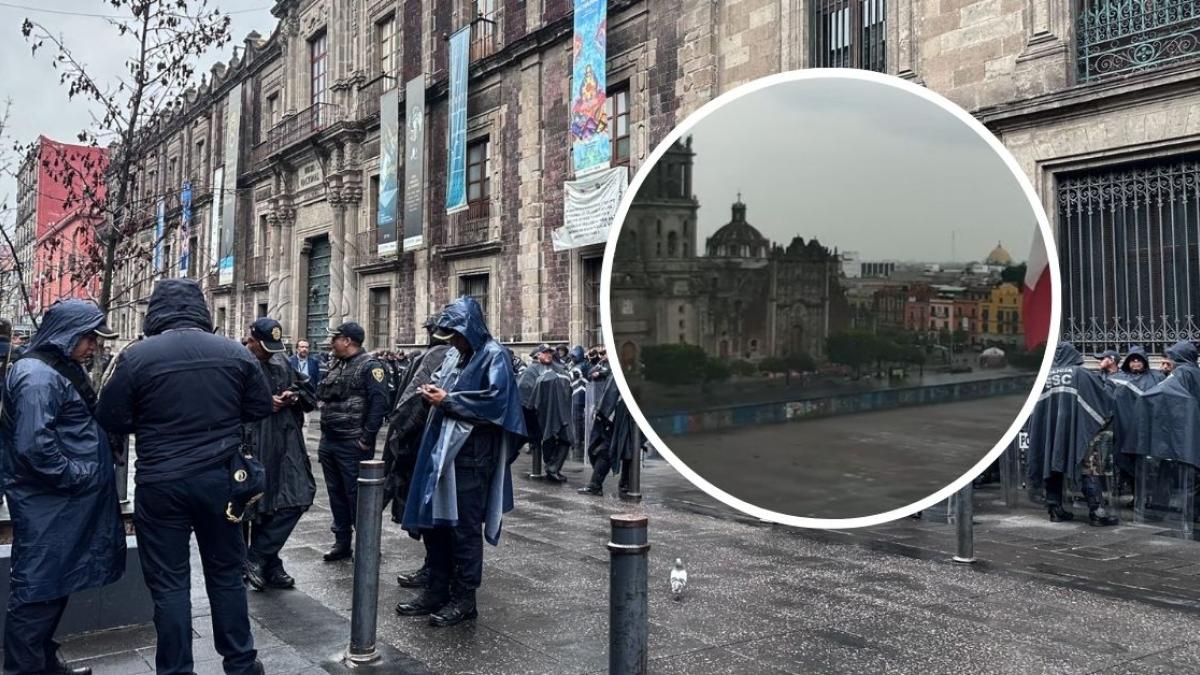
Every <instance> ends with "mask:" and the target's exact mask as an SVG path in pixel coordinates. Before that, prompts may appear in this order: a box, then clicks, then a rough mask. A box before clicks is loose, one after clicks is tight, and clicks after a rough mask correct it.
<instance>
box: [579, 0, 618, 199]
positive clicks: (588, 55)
mask: <svg viewBox="0 0 1200 675" xmlns="http://www.w3.org/2000/svg"><path fill="white" fill-rule="evenodd" d="M607 17H608V0H575V63H574V65H573V66H572V71H571V160H572V163H573V165H574V167H575V175H576V176H582V175H584V174H587V173H591V172H593V171H600V170H602V169H607V168H608V165H609V163H610V162H611V161H612V146H611V145H610V141H609V135H610V133H609V128H608V124H609V120H608V114H607V106H606V105H605V97H606V96H607V87H608V69H607V67H606V59H607V54H608V38H607V35H606V34H607V32H608V18H607Z"/></svg>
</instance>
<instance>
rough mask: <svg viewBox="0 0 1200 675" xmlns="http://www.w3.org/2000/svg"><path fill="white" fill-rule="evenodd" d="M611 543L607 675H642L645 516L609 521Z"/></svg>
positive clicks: (646, 553)
mask: <svg viewBox="0 0 1200 675" xmlns="http://www.w3.org/2000/svg"><path fill="white" fill-rule="evenodd" d="M609 520H610V523H611V524H612V541H610V542H609V543H608V552H609V576H608V672H609V674H610V675H643V674H644V673H645V672H646V668H647V666H646V663H647V660H648V654H649V648H648V637H647V636H648V634H649V616H650V605H649V598H648V596H647V587H646V584H647V572H646V568H647V562H648V558H649V555H650V543H649V540H648V538H647V534H646V524H647V518H646V516H641V515H635V514H626V515H616V516H611V517H610V519H609Z"/></svg>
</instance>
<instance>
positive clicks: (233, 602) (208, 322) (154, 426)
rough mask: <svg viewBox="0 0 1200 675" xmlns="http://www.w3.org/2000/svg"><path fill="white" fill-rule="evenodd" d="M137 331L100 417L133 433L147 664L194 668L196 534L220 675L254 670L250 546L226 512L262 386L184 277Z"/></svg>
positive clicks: (162, 288) (265, 410) (170, 283)
mask: <svg viewBox="0 0 1200 675" xmlns="http://www.w3.org/2000/svg"><path fill="white" fill-rule="evenodd" d="M145 333H146V339H145V340H142V341H140V342H137V343H136V344H133V345H130V346H129V348H127V349H125V350H124V351H123V352H121V354H120V356H118V357H117V361H116V365H115V366H114V367H113V372H112V377H111V378H109V380H108V383H107V384H106V385H105V386H104V389H103V391H101V392H100V402H99V404H98V405H97V407H96V419H97V420H99V422H100V424H101V425H103V426H104V428H105V429H107V430H108V431H110V432H112V433H116V434H130V433H132V434H134V436H135V437H136V443H137V455H138V458H137V465H136V467H135V468H136V473H135V474H134V478H135V480H136V482H137V499H136V503H135V506H136V508H135V511H134V514H133V522H134V525H135V526H136V528H137V541H138V556H139V557H140V558H141V561H142V572H143V576H144V577H145V581H146V586H147V587H148V588H149V589H150V595H151V597H152V598H153V599H154V627H155V629H156V630H157V632H158V649H157V651H156V653H155V665H156V667H157V669H158V672H160V673H190V672H192V671H193V666H194V665H195V663H194V661H193V658H192V603H191V575H189V574H188V558H189V556H190V553H191V548H190V540H191V535H192V533H193V532H195V534H196V545H197V548H199V550H200V559H201V560H202V561H203V562H204V585H205V588H206V590H207V591H208V601H209V605H210V606H211V608H212V626H213V642H214V643H215V645H216V649H217V653H219V654H220V655H221V656H223V657H224V668H225V672H226V673H229V674H230V675H233V674H235V673H236V674H239V675H247V674H249V673H261V672H262V664H261V663H259V662H258V661H257V659H256V651H255V649H254V638H253V636H252V635H251V633H250V617H249V611H248V609H247V606H246V587H245V585H244V584H243V582H242V564H243V562H244V561H245V559H246V542H245V539H243V537H242V527H241V525H239V524H238V523H237V522H236V521H235V522H231V520H235V519H232V518H230V517H228V513H229V511H228V509H229V507H230V498H231V497H232V496H233V490H232V488H233V483H232V481H231V480H230V479H231V467H232V466H233V462H234V460H235V459H236V458H235V455H237V454H238V453H239V452H240V449H241V446H242V431H241V425H242V424H243V423H246V422H253V421H255V420H260V419H263V418H265V417H267V416H268V415H270V414H271V392H270V390H269V389H268V387H267V380H266V378H265V377H263V372H262V368H261V367H260V366H259V365H258V363H257V362H256V361H255V359H254V357H253V356H251V355H250V353H249V352H248V351H246V350H245V349H244V348H243V347H241V346H239V345H238V343H237V341H235V340H230V339H228V338H224V337H221V336H219V335H214V334H213V324H212V316H211V315H210V314H209V311H208V306H207V305H205V303H204V291H202V290H201V289H200V285H199V284H197V283H196V282H195V281H192V280H190V279H162V280H160V281H158V282H156V283H155V285H154V292H153V293H152V294H151V295H150V305H149V307H148V308H147V310H146V320H145ZM235 480H236V479H235Z"/></svg>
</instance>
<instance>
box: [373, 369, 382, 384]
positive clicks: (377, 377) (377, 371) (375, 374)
mask: <svg viewBox="0 0 1200 675" xmlns="http://www.w3.org/2000/svg"><path fill="white" fill-rule="evenodd" d="M371 375H372V376H373V377H374V378H375V381H376V382H383V368H372V369H371Z"/></svg>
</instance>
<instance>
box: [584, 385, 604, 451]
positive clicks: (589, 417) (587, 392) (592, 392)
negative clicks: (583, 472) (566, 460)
mask: <svg viewBox="0 0 1200 675" xmlns="http://www.w3.org/2000/svg"><path fill="white" fill-rule="evenodd" d="M600 385H601V383H600V382H597V381H596V380H588V381H587V385H586V386H585V387H584V395H583V396H584V398H583V456H584V461H587V459H588V457H587V448H588V445H590V444H591V442H592V421H593V420H594V419H595V417H596V404H597V403H598V394H599V392H600V391H601V389H600Z"/></svg>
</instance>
